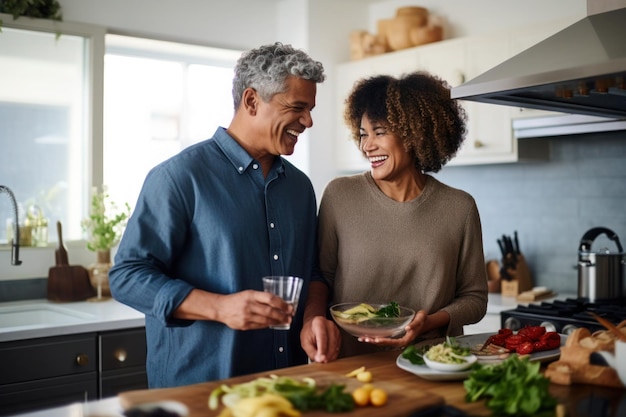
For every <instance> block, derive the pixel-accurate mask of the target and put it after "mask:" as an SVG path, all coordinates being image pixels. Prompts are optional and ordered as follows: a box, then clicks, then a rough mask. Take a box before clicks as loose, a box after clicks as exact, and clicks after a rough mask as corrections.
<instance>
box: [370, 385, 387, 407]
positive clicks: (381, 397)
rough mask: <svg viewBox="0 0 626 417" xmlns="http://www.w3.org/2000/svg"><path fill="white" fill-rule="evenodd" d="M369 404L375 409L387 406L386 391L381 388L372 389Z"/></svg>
mask: <svg viewBox="0 0 626 417" xmlns="http://www.w3.org/2000/svg"><path fill="white" fill-rule="evenodd" d="M370 402H371V403H372V405H373V406H376V407H380V406H382V405H385V404H387V391H385V390H384V389H381V388H374V389H373V390H372V392H370Z"/></svg>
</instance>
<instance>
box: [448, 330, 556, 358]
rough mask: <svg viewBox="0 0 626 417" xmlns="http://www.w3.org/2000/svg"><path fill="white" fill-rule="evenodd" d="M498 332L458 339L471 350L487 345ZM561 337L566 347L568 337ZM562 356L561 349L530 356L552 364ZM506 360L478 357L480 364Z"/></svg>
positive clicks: (459, 337) (470, 335) (469, 335)
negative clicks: (490, 338)
mask: <svg viewBox="0 0 626 417" xmlns="http://www.w3.org/2000/svg"><path fill="white" fill-rule="evenodd" d="M496 333H497V332H494V333H479V334H468V335H466V336H458V337H456V340H457V342H458V343H459V344H460V345H461V346H466V347H469V348H470V349H472V348H475V347H476V346H477V345H482V344H483V343H485V341H486V340H487V338H488V337H489V336H493V335H494V334H496ZM560 336H561V346H565V341H566V340H567V335H564V334H562V335H560ZM559 356H561V349H560V348H557V349H552V350H544V351H542V352H535V353H531V354H530V360H531V361H533V362H552V361H554V360H557V359H559ZM504 359H506V355H505V356H504V357H499V358H498V357H497V355H493V356H488V357H481V356H478V362H479V363H499V362H502V361H503V360H504Z"/></svg>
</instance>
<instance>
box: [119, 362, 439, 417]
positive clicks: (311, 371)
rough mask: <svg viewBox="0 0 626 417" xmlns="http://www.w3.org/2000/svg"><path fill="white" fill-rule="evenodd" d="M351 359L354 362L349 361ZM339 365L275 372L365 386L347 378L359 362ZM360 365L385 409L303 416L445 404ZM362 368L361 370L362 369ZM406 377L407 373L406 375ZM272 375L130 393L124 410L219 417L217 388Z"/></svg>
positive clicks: (373, 410) (372, 413)
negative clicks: (169, 407)
mask: <svg viewBox="0 0 626 417" xmlns="http://www.w3.org/2000/svg"><path fill="white" fill-rule="evenodd" d="M350 359H352V358H350ZM339 362H342V363H343V364H344V366H343V367H342V369H341V370H339V369H337V370H336V371H333V370H332V368H333V367H335V368H337V367H338V365H339ZM339 362H337V363H336V364H335V363H331V364H310V365H303V366H297V367H293V368H288V369H285V370H279V371H276V372H273V373H274V374H276V375H288V376H291V377H293V378H295V379H300V378H304V377H310V378H313V379H315V381H316V382H317V385H318V386H320V387H322V386H328V385H329V384H331V383H335V384H342V385H343V384H345V385H346V391H348V392H351V391H352V390H354V389H355V388H357V387H359V386H361V385H363V383H362V382H359V381H357V380H356V379H355V378H348V377H346V376H345V373H347V372H349V371H351V370H353V369H356V368H357V367H358V366H356V365H358V364H359V362H356V361H348V363H346V362H345V361H339ZM360 365H364V366H366V367H367V368H368V369H371V370H372V373H373V374H374V380H373V381H372V383H373V384H374V385H375V386H376V387H379V388H383V389H385V390H386V391H387V393H388V394H389V399H388V401H387V404H385V405H384V406H383V407H373V406H367V407H356V408H355V409H354V411H352V412H349V413H327V412H324V411H311V412H306V413H303V416H305V417H328V416H334V417H344V416H345V417H349V416H359V417H380V416H382V415H384V416H386V417H406V416H409V415H411V414H412V413H413V412H415V411H419V410H424V409H427V408H430V407H435V406H438V405H441V404H443V403H444V399H443V397H440V396H438V395H434V394H433V393H429V392H427V391H423V390H419V389H416V388H415V387H413V386H411V385H410V384H409V385H407V384H406V383H404V380H403V378H399V379H397V380H391V376H392V375H386V373H385V372H384V371H383V369H382V368H380V369H376V368H375V364H371V365H370V366H374V367H373V368H372V367H370V366H368V364H367V363H360ZM360 365H359V366H360ZM393 368H395V369H396V370H395V371H393V373H395V372H398V375H403V371H401V370H399V369H398V368H397V367H396V366H395V364H394V365H393ZM405 374H406V373H405ZM268 375H269V373H265V374H253V375H248V376H244V377H237V378H231V379H229V380H224V381H218V382H207V383H201V384H195V385H188V386H184V387H177V388H160V389H151V390H141V391H128V392H124V393H121V394H119V398H120V402H121V404H122V407H124V409H128V408H130V407H133V406H136V405H139V404H143V403H149V402H155V401H166V400H174V401H179V402H181V403H183V404H185V405H186V406H187V408H188V409H189V417H209V416H211V417H212V416H217V415H218V414H219V413H220V411H221V410H222V409H221V408H220V409H218V410H216V411H211V410H209V408H208V400H209V395H210V394H211V391H212V390H213V389H214V388H216V387H218V386H219V385H220V384H222V383H226V384H228V385H232V384H236V383H242V382H248V381H252V380H253V379H255V378H257V377H260V376H268ZM409 378H412V379H414V378H415V376H410V377H409Z"/></svg>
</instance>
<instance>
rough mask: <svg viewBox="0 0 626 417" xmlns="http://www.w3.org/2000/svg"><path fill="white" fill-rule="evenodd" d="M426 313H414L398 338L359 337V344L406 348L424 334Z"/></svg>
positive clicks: (421, 311) (422, 311)
mask: <svg viewBox="0 0 626 417" xmlns="http://www.w3.org/2000/svg"><path fill="white" fill-rule="evenodd" d="M427 316H428V315H427V313H426V311H424V310H420V311H418V312H417V313H415V316H414V317H413V320H411V322H410V323H409V324H407V326H406V327H405V328H404V330H405V333H404V335H403V336H402V337H400V338H390V337H359V342H364V343H371V344H373V345H380V346H394V347H406V346H408V345H410V344H411V343H412V342H413V341H414V340H415V338H417V336H419V335H420V334H422V333H423V332H424V324H425V323H426V318H427Z"/></svg>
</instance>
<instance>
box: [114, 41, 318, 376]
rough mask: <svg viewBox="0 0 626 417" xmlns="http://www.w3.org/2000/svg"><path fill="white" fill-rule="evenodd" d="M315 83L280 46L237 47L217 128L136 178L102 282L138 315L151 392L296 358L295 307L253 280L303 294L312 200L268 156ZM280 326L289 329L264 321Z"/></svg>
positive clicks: (286, 139)
mask: <svg viewBox="0 0 626 417" xmlns="http://www.w3.org/2000/svg"><path fill="white" fill-rule="evenodd" d="M324 78H325V75H324V69H323V66H322V64H321V63H319V62H316V61H314V60H312V59H311V58H310V57H309V56H308V55H307V54H306V53H304V52H302V51H300V50H296V49H294V48H292V47H291V46H289V45H283V44H281V43H275V44H273V45H266V46H262V47H260V48H258V49H254V50H251V51H248V52H246V53H244V54H243V55H242V56H241V58H240V59H239V60H238V62H237V65H236V68H235V77H234V81H233V100H234V106H235V115H234V116H233V119H232V121H231V123H230V125H229V127H228V129H224V128H221V127H220V128H218V129H217V131H216V132H215V134H214V136H213V137H212V138H211V139H209V140H206V141H204V142H201V143H199V144H196V145H194V146H191V147H189V148H187V149H185V150H183V151H181V152H180V153H179V154H178V155H176V156H174V157H172V158H170V159H169V160H167V161H165V162H163V163H161V164H159V165H158V166H156V167H155V168H153V169H152V170H151V171H150V173H149V174H148V176H147V177H146V180H145V183H144V185H143V188H142V190H141V193H140V195H139V198H138V201H137V204H136V207H135V210H134V213H133V215H132V217H131V218H130V220H129V222H128V225H127V228H126V231H125V233H124V237H123V239H122V241H121V243H120V246H119V249H118V252H117V255H116V257H115V265H114V266H113V268H112V269H111V271H110V277H109V280H110V287H111V291H112V294H113V296H114V297H115V298H116V299H117V300H119V301H120V302H122V303H125V304H128V305H130V306H131V307H134V308H135V309H137V310H139V311H141V312H143V313H144V314H145V315H146V333H147V343H148V359H147V370H148V383H149V386H150V387H151V388H156V387H169V386H180V385H187V384H192V383H198V382H204V381H209V380H216V379H223V378H228V377H231V376H236V375H243V374H248V373H253V372H262V371H267V370H271V369H276V368H281V367H285V366H291V365H297V364H302V363H306V354H305V353H304V351H303V350H302V349H301V347H300V344H299V331H300V329H301V327H302V312H301V311H302V307H303V305H304V303H303V302H302V303H300V306H301V307H300V308H299V311H298V312H294V311H293V308H292V307H291V306H289V305H288V304H287V303H285V302H283V301H282V300H281V299H280V298H279V297H276V296H273V295H271V294H269V293H265V292H263V291H262V281H261V278H262V277H263V276H266V275H295V276H299V277H302V278H303V279H304V281H305V283H304V287H303V290H302V296H301V297H302V298H301V299H302V300H304V299H305V298H306V295H307V288H308V283H309V282H310V280H311V278H312V276H313V270H314V266H315V263H316V243H315V242H316V211H317V205H316V201H315V195H314V191H313V187H312V185H311V182H310V180H309V178H308V177H307V176H306V175H305V174H304V173H302V172H301V171H299V170H298V169H297V168H296V167H294V166H293V165H292V164H291V163H289V162H288V161H286V160H285V159H283V158H281V157H280V155H290V154H292V153H293V151H294V147H295V145H296V142H297V141H298V136H299V135H300V134H301V133H302V132H304V130H305V129H307V128H310V127H311V126H312V125H313V121H312V118H311V111H312V110H313V108H314V107H315V96H316V89H317V83H321V82H323V81H324ZM294 313H295V315H294ZM292 316H293V318H292ZM292 320H293V321H292ZM289 321H292V325H291V330H289V331H285V330H282V331H279V330H271V329H269V328H268V326H270V325H273V324H279V323H284V322H289Z"/></svg>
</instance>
